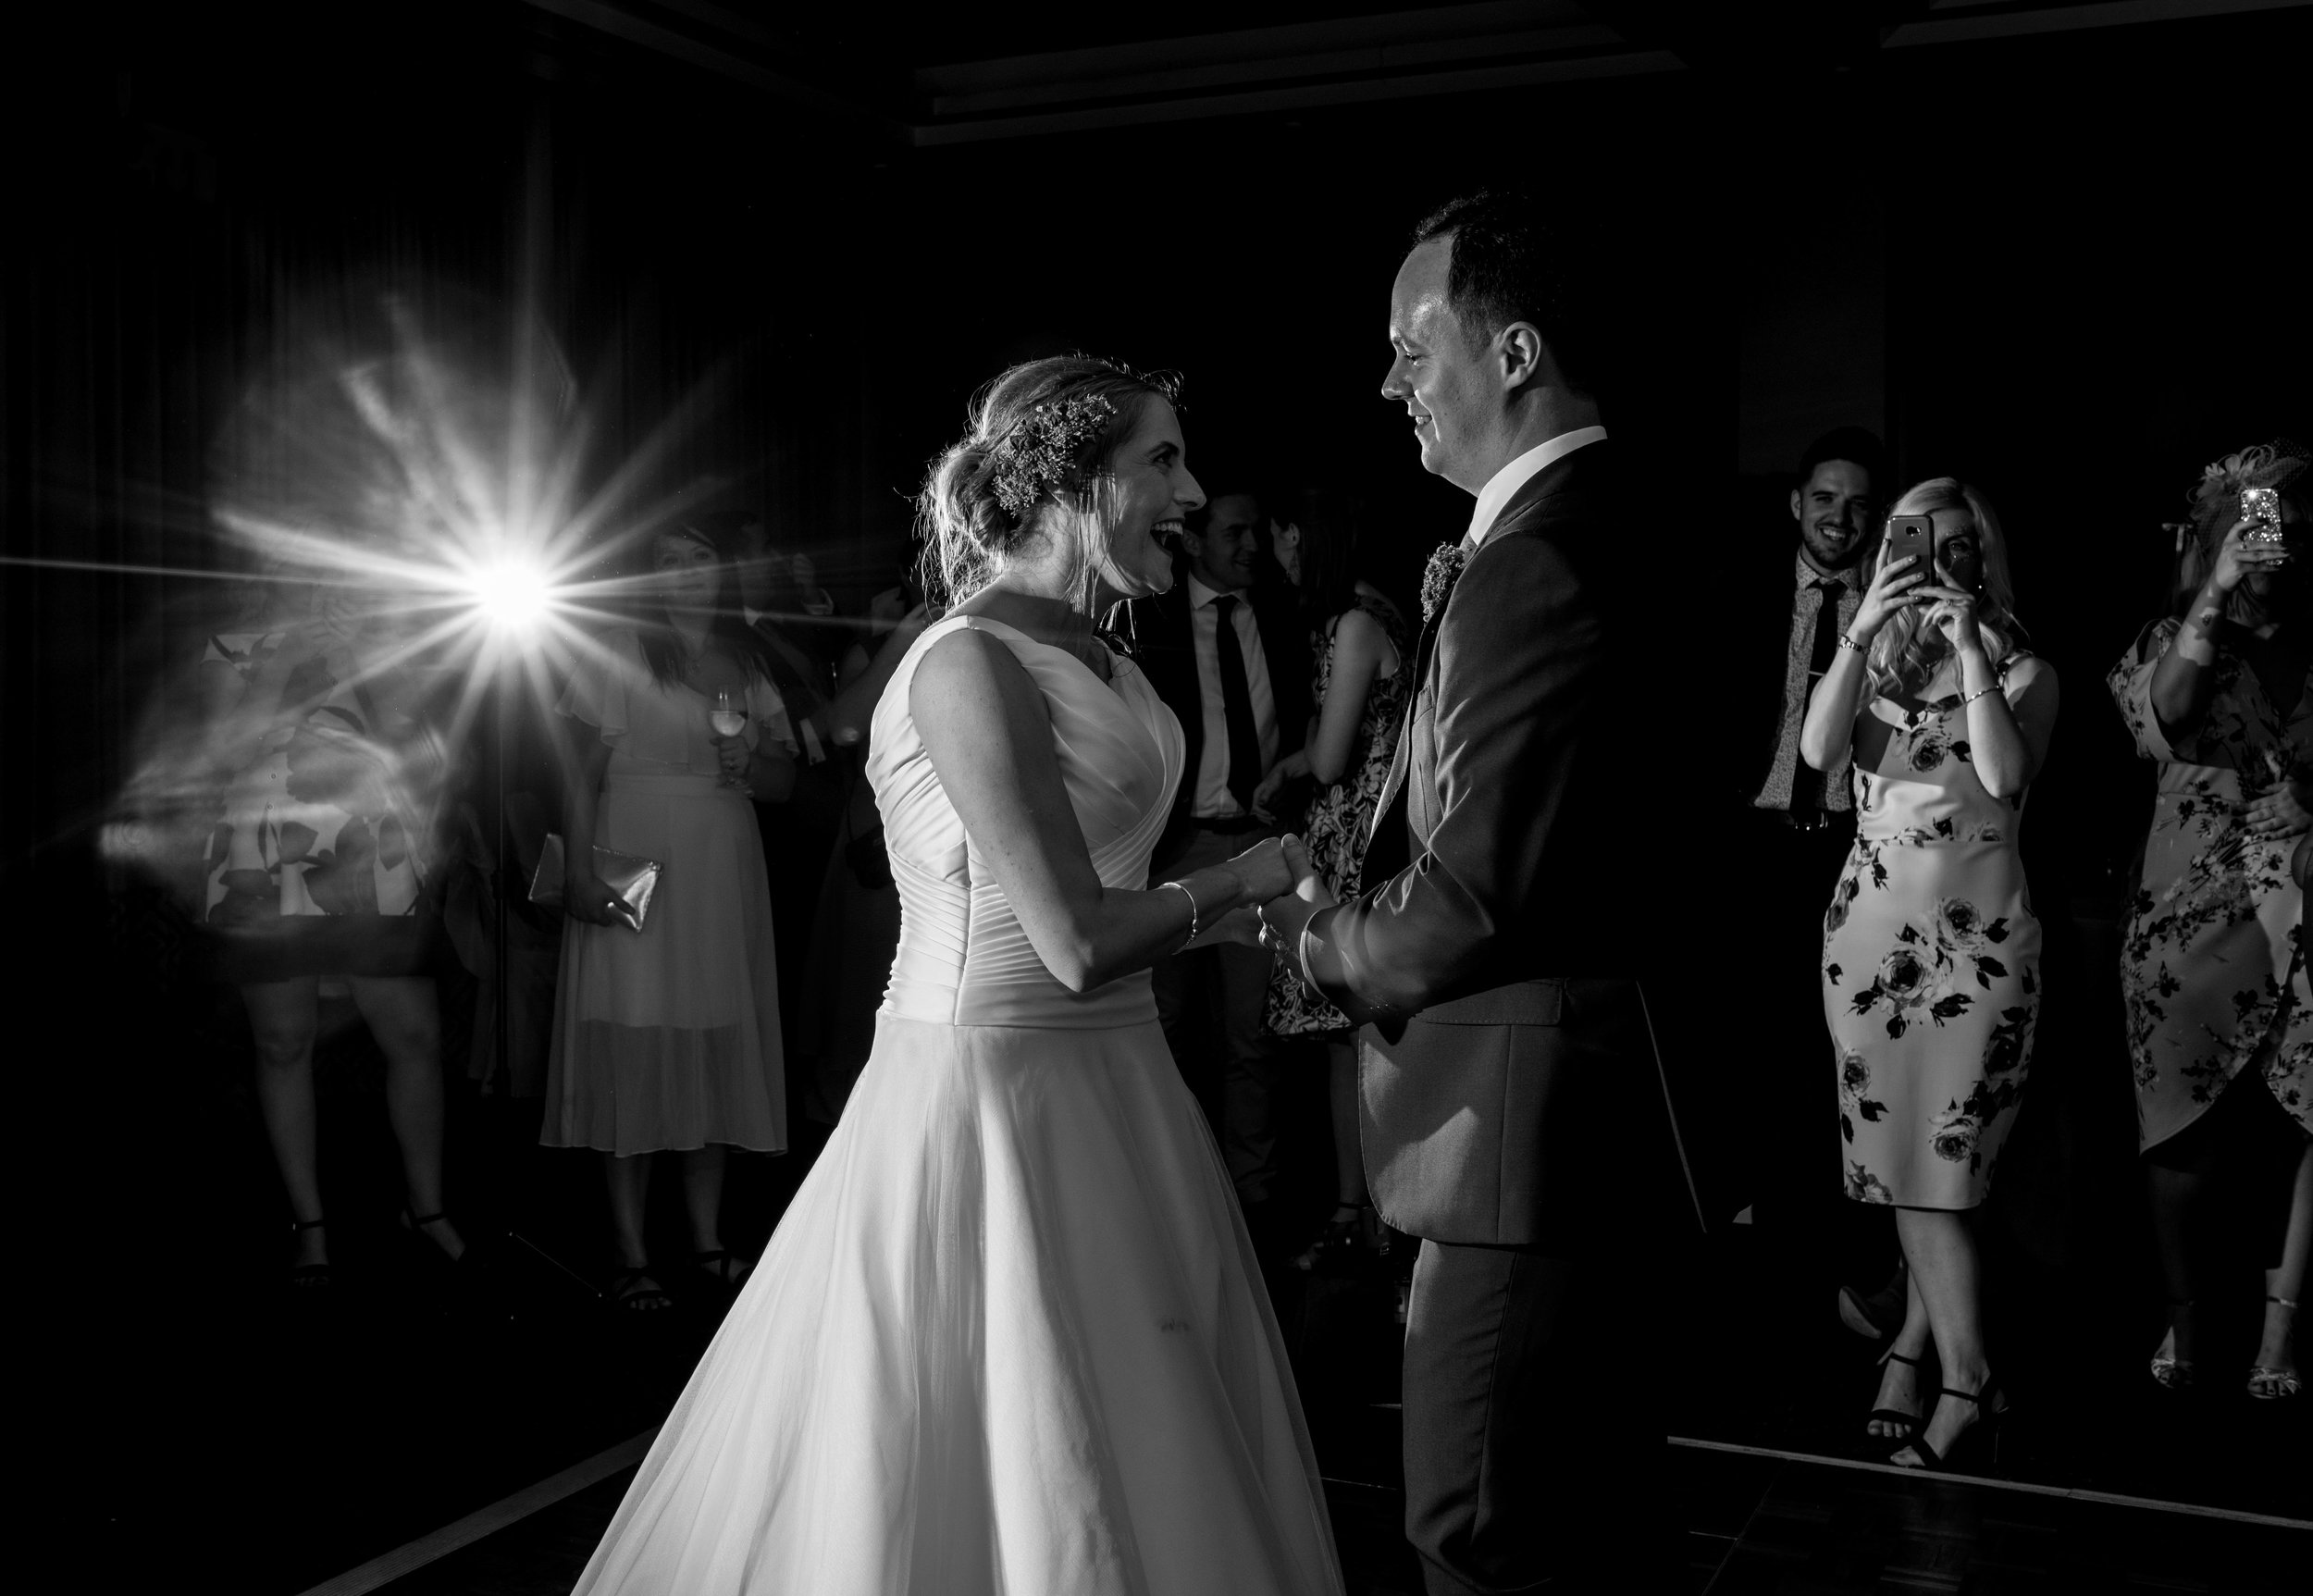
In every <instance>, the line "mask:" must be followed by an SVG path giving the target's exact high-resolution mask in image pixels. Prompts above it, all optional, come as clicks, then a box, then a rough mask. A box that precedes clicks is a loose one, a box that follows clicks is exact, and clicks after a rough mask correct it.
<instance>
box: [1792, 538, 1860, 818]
mask: <svg viewBox="0 0 2313 1596" xmlns="http://www.w3.org/2000/svg"><path fill="white" fill-rule="evenodd" d="M1814 587H1815V591H1816V592H1818V593H1821V594H1822V595H1823V602H1822V606H1821V607H1820V608H1819V609H1817V610H1816V612H1815V650H1814V652H1813V653H1812V654H1810V655H1808V657H1807V696H1808V697H1809V698H1810V699H1812V698H1813V697H1814V696H1815V684H1816V683H1817V682H1820V681H1822V680H1823V678H1824V672H1825V671H1828V670H1829V669H1831V660H1832V656H1833V655H1835V654H1837V652H1838V651H1839V595H1840V594H1842V593H1844V592H1846V591H1847V585H1846V584H1845V583H1843V582H1835V581H1833V580H1831V578H1829V577H1828V576H1826V577H1824V579H1823V580H1821V581H1819V582H1817V583H1816V584H1815V585H1814ZM1804 714H1805V711H1801V716H1802V719H1803V718H1804ZM1822 804H1823V772H1821V771H1819V770H1817V769H1815V767H1814V766H1812V765H1811V764H1809V763H1808V762H1807V761H1805V760H1801V761H1799V767H1798V768H1797V769H1796V770H1794V771H1792V773H1791V812H1792V813H1793V814H1795V815H1798V816H1800V818H1802V819H1804V818H1806V817H1808V816H1810V815H1812V813H1813V812H1814V811H1815V810H1818V809H1820V808H1821V807H1822Z"/></svg>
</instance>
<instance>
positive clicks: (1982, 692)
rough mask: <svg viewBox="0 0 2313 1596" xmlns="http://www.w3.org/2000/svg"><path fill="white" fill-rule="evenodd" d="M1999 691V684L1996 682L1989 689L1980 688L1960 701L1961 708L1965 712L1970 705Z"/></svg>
mask: <svg viewBox="0 0 2313 1596" xmlns="http://www.w3.org/2000/svg"><path fill="white" fill-rule="evenodd" d="M1998 691H1999V684H1998V682H1994V683H1993V684H1992V685H1991V686H1990V687H1978V688H1977V689H1976V690H1975V691H1974V692H1973V693H1970V694H1968V695H1967V696H1966V697H1965V698H1963V699H1960V708H1961V709H1963V710H1964V709H1966V708H1967V707H1968V706H1969V705H1970V704H1973V703H1974V702H1975V701H1976V699H1981V698H1985V697H1987V696H1989V695H1990V694H1993V693H1997V692H1998Z"/></svg>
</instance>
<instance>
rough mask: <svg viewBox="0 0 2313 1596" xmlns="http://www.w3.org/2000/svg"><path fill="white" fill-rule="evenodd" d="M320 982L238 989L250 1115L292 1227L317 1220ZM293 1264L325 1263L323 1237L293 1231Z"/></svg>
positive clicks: (302, 978)
mask: <svg viewBox="0 0 2313 1596" xmlns="http://www.w3.org/2000/svg"><path fill="white" fill-rule="evenodd" d="M320 992H321V984H320V982H318V981H316V980H315V978H314V977H312V976H310V975H306V976H300V977H298V978H296V979H294V980H290V981H261V982H252V983H250V984H247V985H245V986H243V987H242V988H241V1003H242V1005H243V1007H245V1008H247V1009H248V1010H249V1028H250V1031H251V1032H252V1033H254V1036H255V1038H256V1045H257V1112H258V1114H259V1115H260V1116H261V1117H262V1118H263V1119H264V1120H265V1133H266V1141H268V1142H269V1143H271V1144H272V1146H273V1162H274V1164H275V1165H276V1166H277V1167H278V1169H280V1171H281V1185H282V1188H283V1189H284V1190H285V1191H286V1192H287V1193H288V1194H289V1205H290V1214H291V1217H292V1218H293V1219H295V1220H296V1221H298V1222H299V1223H301V1224H302V1223H305V1222H307V1221H310V1220H314V1219H321V1218H323V1217H324V1216H323V1214H322V1209H321V1162H320V1154H319V1145H320V1139H319V1130H318V1123H317V1122H318V1119H319V1116H318V1113H317V1111H316V1109H315V1103H314V1025H315V1015H316V1011H317V1008H318V1005H319V1002H320ZM294 1248H295V1251H294V1254H293V1257H294V1260H295V1262H296V1263H297V1264H299V1265H301V1266H303V1265H319V1264H327V1263H328V1261H329V1240H328V1231H325V1230H322V1229H320V1228H318V1227H316V1228H315V1229H311V1230H303V1231H297V1232H296V1237H295V1242H294Z"/></svg>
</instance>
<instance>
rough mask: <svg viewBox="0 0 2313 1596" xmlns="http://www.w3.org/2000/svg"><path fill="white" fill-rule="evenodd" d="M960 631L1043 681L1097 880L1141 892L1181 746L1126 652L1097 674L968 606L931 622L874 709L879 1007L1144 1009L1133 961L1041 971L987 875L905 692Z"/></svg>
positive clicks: (1008, 1017) (1112, 1013) (999, 1018)
mask: <svg viewBox="0 0 2313 1596" xmlns="http://www.w3.org/2000/svg"><path fill="white" fill-rule="evenodd" d="M964 627H970V628H971V629H972V630H975V631H981V632H985V633H987V634H988V635H989V636H990V637H995V638H996V639H997V640H999V641H1001V642H1002V643H1003V644H1004V645H1005V646H1006V647H1007V648H1008V649H1010V650H1012V653H1013V656H1014V657H1015V658H1017V659H1018V660H1019V661H1020V663H1021V664H1022V665H1023V666H1025V667H1026V668H1027V670H1028V672H1029V674H1031V675H1032V676H1033V677H1034V678H1035V682H1036V685H1037V687H1039V688H1041V689H1042V690H1043V693H1044V697H1045V706H1046V708H1047V709H1048V710H1049V711H1050V712H1051V715H1052V733H1053V738H1052V740H1053V749H1054V751H1055V752H1056V753H1057V754H1058V758H1059V761H1060V774H1061V779H1062V780H1063V781H1064V782H1065V783H1066V784H1067V787H1068V795H1069V800H1070V804H1071V805H1072V806H1073V807H1074V809H1075V811H1076V820H1077V823H1078V825H1079V826H1081V827H1082V830H1083V834H1084V844H1085V847H1087V849H1089V851H1090V852H1091V854H1092V861H1093V867H1094V869H1095V870H1096V871H1098V872H1099V874H1100V879H1101V882H1102V884H1103V885H1107V886H1110V887H1123V888H1132V889H1135V890H1137V889H1140V888H1142V887H1145V886H1146V885H1148V860H1149V854H1150V852H1151V851H1152V850H1153V849H1154V848H1155V847H1156V846H1157V834H1158V833H1159V832H1161V831H1162V830H1163V829H1164V822H1165V814H1166V810H1167V805H1168V801H1169V798H1170V797H1171V794H1172V790H1173V786H1174V784H1175V783H1177V782H1178V781H1180V779H1181V769H1182V764H1183V761H1184V757H1185V744H1184V741H1183V739H1182V737H1181V727H1180V724H1179V723H1178V722H1176V721H1175V720H1174V719H1173V716H1172V711H1170V710H1169V709H1167V708H1166V707H1165V704H1164V701H1163V700H1162V699H1159V698H1157V691H1156V689H1155V688H1154V687H1151V686H1150V685H1149V681H1148V678H1147V676H1146V675H1145V674H1143V673H1142V671H1141V670H1140V668H1139V667H1138V666H1137V665H1135V664H1134V663H1133V662H1132V661H1130V660H1127V659H1122V658H1119V659H1117V660H1116V661H1115V663H1114V667H1113V674H1112V675H1111V677H1110V679H1109V680H1107V681H1106V682H1104V681H1102V680H1101V679H1100V678H1099V677H1098V676H1097V675H1095V674H1094V673H1093V671H1092V670H1091V668H1090V667H1088V666H1087V665H1085V664H1084V662H1082V661H1081V660H1079V659H1078V658H1077V657H1076V656H1075V655H1073V654H1071V653H1070V652H1069V651H1068V650H1065V649H1058V648H1054V647H1052V646H1051V645H1049V644H1045V643H1039V642H1037V641H1035V640H1034V639H1033V638H1032V637H1028V636H1027V635H1026V634H1025V633H1022V632H1020V631H1019V630H1017V629H1016V628H1014V627H1011V626H1008V625H1005V624H1003V623H1002V622H1000V621H993V620H990V619H988V618H986V617H985V616H980V615H957V616H951V617H949V618H948V619H946V620H945V621H942V622H940V623H938V624H937V625H933V626H930V627H927V628H926V629H925V631H924V633H923V635H922V636H921V637H918V638H917V639H916V641H915V645H914V647H912V648H911V649H909V651H908V654H907V657H906V658H905V659H903V660H902V661H901V662H900V665H899V669H898V670H897V671H896V672H894V673H893V674H892V680H891V684H890V686H888V687H885V688H884V696H883V698H882V699H880V700H879V701H878V703H877V704H876V708H875V714H874V718H873V720H872V723H871V725H870V733H869V749H870V752H869V755H868V768H867V773H868V780H869V782H870V784H871V785H872V786H873V787H874V790H875V804H876V808H877V809H878V810H880V811H881V812H882V814H883V817H884V846H885V847H886V849H887V850H888V851H889V854H890V857H891V871H892V878H893V880H894V881H895V882H896V883H897V885H898V887H899V899H900V929H899V949H898V952H897V954H896V955H895V956H894V958H893V960H892V973H891V982H890V984H889V985H888V986H887V987H886V988H885V990H884V1012H885V1013H887V1014H894V1015H897V1016H898V1017H899V1018H901V1019H905V1020H928V1021H936V1022H938V1023H941V1024H947V1025H1011V1026H1026V1027H1048V1028H1053V1029H1062V1030H1066V1029H1099V1028H1105V1027H1109V1026H1117V1025H1132V1024H1138V1023H1140V1022H1142V1021H1149V1020H1154V1019H1155V1018H1156V1017H1157V1001H1156V998H1155V996H1153V995H1152V993H1151V991H1150V987H1149V978H1148V973H1147V972H1146V971H1141V972H1140V973H1138V974H1134V975H1130V976H1126V977H1124V978H1122V979H1121V980H1118V981H1112V982H1109V983H1108V984H1106V985H1104V986H1101V987H1099V988H1097V989H1096V990H1095V991H1092V992H1087V993H1081V994H1080V993H1074V992H1070V990H1069V989H1068V988H1067V987H1066V986H1063V985H1062V984H1060V983H1059V982H1058V980H1056V979H1055V978H1054V977H1053V975H1052V972H1051V971H1048V970H1046V969H1045V965H1044V960H1043V959H1040V958H1039V957H1038V956H1037V953H1036V950H1035V947H1034V946H1033V945H1032V944H1031V943H1030V942H1029V940H1028V934H1027V932H1026V931H1025V930H1024V929H1023V928H1022V927H1021V925H1020V919H1019V917H1018V916H1017V915H1016V914H1014V913H1013V911H1012V906H1011V904H1010V903H1009V902H1008V900H1007V898H1006V897H1005V895H1004V890H1003V887H1002V886H1001V885H1000V884H999V883H998V882H997V880H996V873H995V872H994V871H993V870H991V869H990V868H989V867H988V864H987V861H986V860H985V859H984V858H983V856H982V855H981V854H980V853H979V851H978V850H977V849H976V848H975V847H973V846H972V842H971V837H970V836H969V835H967V834H966V833H965V830H964V823H963V821H962V819H961V818H960V817H959V815H958V814H957V812H956V809H955V806H954V805H953V804H951V803H950V802H949V801H948V798H947V794H946V790H945V789H944V788H943V787H942V786H941V785H940V782H939V778H938V776H937V774H936V773H934V770H933V768H932V760H931V756H930V755H929V754H928V753H926V752H925V750H924V747H923V741H922V739H921V737H920V736H918V735H917V733H916V725H915V717H914V716H913V715H912V714H911V713H909V707H908V701H909V700H908V695H909V686H910V684H911V683H912V682H913V680H914V678H915V673H916V667H917V666H918V665H919V664H921V662H922V660H923V657H924V655H925V653H926V652H927V651H928V650H931V648H932V647H933V646H934V644H935V643H937V642H938V641H939V639H941V638H942V637H946V636H947V635H948V634H949V633H950V632H953V631H957V630H959V629H961V628H964Z"/></svg>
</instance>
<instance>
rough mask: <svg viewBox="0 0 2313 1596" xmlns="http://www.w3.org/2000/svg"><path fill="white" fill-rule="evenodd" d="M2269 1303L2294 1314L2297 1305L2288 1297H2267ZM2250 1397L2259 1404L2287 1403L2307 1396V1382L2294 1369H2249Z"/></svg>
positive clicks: (2259, 1367)
mask: <svg viewBox="0 0 2313 1596" xmlns="http://www.w3.org/2000/svg"><path fill="white" fill-rule="evenodd" d="M2265 1300H2266V1301H2267V1302H2269V1303H2279V1304H2280V1305H2282V1307H2285V1308H2287V1309H2289V1310H2290V1311H2291V1312H2292V1313H2294V1312H2295V1311H2296V1306H2297V1305H2296V1303H2295V1302H2294V1300H2293V1299H2291V1298H2288V1297H2267V1298H2266V1299H2265ZM2248 1392H2249V1395H2250V1396H2252V1397H2254V1398H2256V1399H2257V1401H2258V1402H2287V1401H2290V1400H2292V1399H2294V1398H2296V1397H2300V1396H2303V1395H2304V1394H2305V1381H2304V1379H2302V1378H2301V1377H2300V1376H2299V1375H2298V1373H2297V1371H2296V1370H2295V1369H2294V1368H2273V1367H2269V1366H2268V1365H2265V1364H2261V1363H2260V1364H2257V1365H2254V1366H2253V1367H2251V1368H2250V1369H2249V1383H2248Z"/></svg>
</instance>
